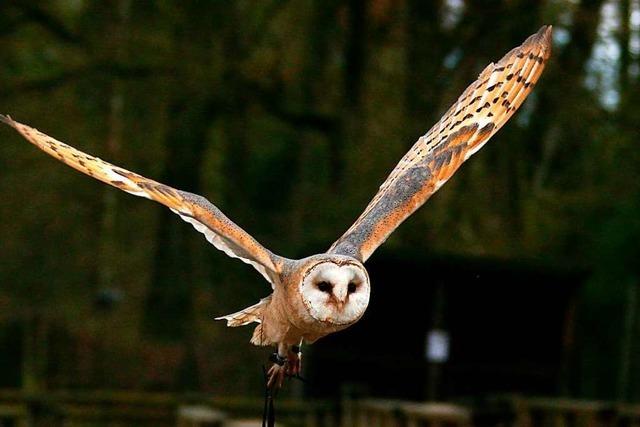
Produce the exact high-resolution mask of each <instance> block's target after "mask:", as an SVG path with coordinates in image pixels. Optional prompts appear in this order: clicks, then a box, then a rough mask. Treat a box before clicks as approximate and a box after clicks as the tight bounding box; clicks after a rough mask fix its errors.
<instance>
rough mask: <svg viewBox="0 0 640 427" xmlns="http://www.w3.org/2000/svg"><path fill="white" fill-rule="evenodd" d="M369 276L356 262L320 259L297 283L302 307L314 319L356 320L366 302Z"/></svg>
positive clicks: (338, 324)
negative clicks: (300, 281) (299, 282)
mask: <svg viewBox="0 0 640 427" xmlns="http://www.w3.org/2000/svg"><path fill="white" fill-rule="evenodd" d="M369 292H370V286H369V276H368V275H367V271H366V270H365V269H364V267H362V265H358V264H357V263H356V262H344V261H343V262H332V261H323V262H320V263H318V264H316V265H314V266H313V267H311V268H310V269H309V271H308V272H307V274H306V275H305V277H304V279H303V281H302V283H301V284H300V293H301V295H302V300H303V302H304V305H305V307H306V308H307V309H308V310H309V314H310V315H311V317H313V318H314V319H315V320H318V321H320V322H326V323H330V324H333V325H336V326H341V325H345V326H346V325H349V324H352V323H354V322H356V321H357V320H358V319H360V317H362V315H363V314H364V311H365V310H366V308H367V305H369Z"/></svg>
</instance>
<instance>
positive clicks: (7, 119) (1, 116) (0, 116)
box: [0, 114, 16, 128]
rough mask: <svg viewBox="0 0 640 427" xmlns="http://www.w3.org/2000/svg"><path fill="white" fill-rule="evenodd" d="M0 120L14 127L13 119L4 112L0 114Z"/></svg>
mask: <svg viewBox="0 0 640 427" xmlns="http://www.w3.org/2000/svg"><path fill="white" fill-rule="evenodd" d="M0 122H2V123H5V124H7V125H9V126H11V127H12V128H15V127H16V122H15V121H13V119H12V118H11V116H10V115H8V114H7V115H4V114H0Z"/></svg>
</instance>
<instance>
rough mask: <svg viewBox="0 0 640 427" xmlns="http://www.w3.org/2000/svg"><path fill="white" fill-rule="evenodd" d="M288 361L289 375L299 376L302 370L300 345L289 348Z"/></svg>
mask: <svg viewBox="0 0 640 427" xmlns="http://www.w3.org/2000/svg"><path fill="white" fill-rule="evenodd" d="M288 359H289V360H288V363H287V376H289V377H299V376H300V372H302V352H301V351H300V347H298V346H296V345H294V346H292V347H291V349H290V350H289V354H288Z"/></svg>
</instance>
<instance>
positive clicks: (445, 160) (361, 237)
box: [329, 26, 551, 262]
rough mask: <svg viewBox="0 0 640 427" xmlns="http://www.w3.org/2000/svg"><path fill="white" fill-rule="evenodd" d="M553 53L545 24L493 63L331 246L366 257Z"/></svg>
mask: <svg viewBox="0 0 640 427" xmlns="http://www.w3.org/2000/svg"><path fill="white" fill-rule="evenodd" d="M550 54H551V27H550V26H545V27H542V28H541V29H540V30H539V31H538V33H536V34H534V35H532V36H531V37H529V38H528V39H527V40H526V41H525V42H524V43H523V44H522V45H521V46H519V47H517V48H515V49H513V50H511V51H510V52H509V53H507V54H506V55H505V56H504V57H503V58H502V59H500V61H498V62H497V63H495V64H494V63H492V64H489V65H488V66H487V67H486V68H485V69H484V70H483V71H482V72H481V73H480V75H479V76H478V79H477V80H476V81H475V82H473V83H472V84H471V85H470V86H469V87H468V88H467V89H466V90H465V91H464V92H463V94H462V95H461V96H460V97H459V98H458V100H457V101H456V103H455V104H453V106H452V107H451V108H449V110H448V111H447V112H446V113H445V115H444V116H443V117H442V119H440V121H439V122H438V123H436V124H435V125H434V126H433V127H432V128H431V129H430V130H429V131H428V132H427V133H426V134H425V135H424V136H422V137H420V138H419V139H418V142H416V144H415V145H414V146H413V147H412V148H411V149H410V150H409V151H408V152H407V154H405V156H404V157H403V158H402V159H401V160H400V162H399V163H398V165H397V166H396V167H395V169H394V170H393V171H392V172H391V174H390V175H389V177H388V178H387V179H386V181H385V182H384V183H383V184H382V185H381V186H380V189H379V191H378V193H377V194H376V195H375V197H374V198H373V200H371V202H370V203H369V205H368V206H367V207H366V209H365V210H364V212H363V213H362V215H360V217H359V218H358V220H357V221H356V222H355V223H354V224H353V225H352V226H351V228H349V230H347V232H346V233H345V234H344V235H343V236H342V237H341V238H340V239H338V240H337V241H336V242H335V243H334V244H333V245H332V246H331V248H330V249H329V252H330V253H338V254H343V255H350V256H353V257H355V258H357V259H359V260H361V261H362V262H364V261H366V260H367V258H369V256H370V255H371V254H372V253H373V252H374V251H375V250H376V248H377V247H378V246H380V245H381V244H382V243H383V242H384V241H385V240H386V239H387V237H388V236H389V235H390V234H391V233H392V232H393V231H394V230H395V229H396V228H397V227H398V226H399V225H400V224H401V223H402V222H403V221H404V220H405V219H406V218H407V217H408V216H409V215H411V214H412V213H413V212H415V210H416V209H418V208H419V207H420V206H422V204H423V203H424V202H425V201H426V200H427V199H428V198H429V197H430V196H431V195H432V194H433V193H435V192H436V191H437V190H438V189H439V188H440V186H442V184H444V183H445V182H446V181H447V180H448V179H449V178H451V176H452V175H453V174H454V172H455V171H456V170H457V169H458V168H459V167H460V165H461V164H462V163H463V162H464V161H465V160H467V159H468V158H469V157H470V156H471V155H472V154H474V153H475V152H476V151H478V150H479V149H480V148H481V147H482V146H483V145H484V144H485V143H486V142H487V141H488V140H489V138H491V137H492V136H493V134H495V133H496V132H497V131H498V129H500V128H501V127H502V125H503V124H504V123H505V122H506V121H507V120H508V119H509V118H510V117H511V116H512V115H513V113H514V112H515V111H516V110H517V109H518V107H520V105H521V104H522V102H523V101H524V99H525V98H526V97H527V95H528V94H529V93H530V92H531V90H532V89H533V87H534V85H535V84H536V82H537V81H538V78H539V77H540V74H541V73H542V70H543V69H544V66H545V63H546V61H547V59H548V58H549V55H550Z"/></svg>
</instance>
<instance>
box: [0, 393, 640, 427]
mask: <svg viewBox="0 0 640 427" xmlns="http://www.w3.org/2000/svg"><path fill="white" fill-rule="evenodd" d="M483 402H484V403H483V404H481V405H480V404H477V405H474V406H473V407H470V406H463V405H456V404H450V403H427V402H422V403H421V402H408V401H400V400H382V399H356V400H349V399H343V400H342V401H341V402H340V403H337V402H328V401H302V400H297V401H294V400H284V399H282V400H278V402H277V415H278V422H279V423H280V424H278V425H279V426H286V427H296V426H298V427H302V426H305V427H640V405H629V404H615V403H609V402H601V401H585V400H571V399H559V398H553V399H552V398H524V397H518V396H503V397H499V398H494V399H491V400H485V401H483ZM262 404H263V402H262V401H261V400H259V399H246V398H236V399H232V398H211V397H208V396H203V395H172V394H155V393H129V392H104V391H101V392H90V391H84V392H62V391H60V392H49V393H42V394H24V393H21V392H18V391H7V390H5V391H2V390H0V427H40V426H52V427H57V426H62V427H89V426H91V427H129V426H154V427H165V426H166V427H169V426H171V427H173V426H178V427H259V426H260V425H261V424H260V421H259V420H260V416H261V412H262Z"/></svg>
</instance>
